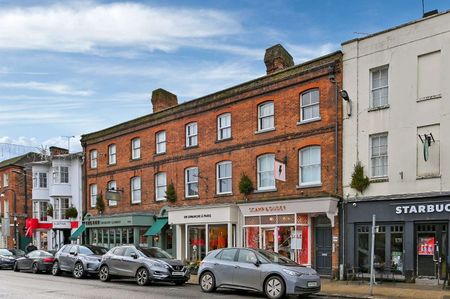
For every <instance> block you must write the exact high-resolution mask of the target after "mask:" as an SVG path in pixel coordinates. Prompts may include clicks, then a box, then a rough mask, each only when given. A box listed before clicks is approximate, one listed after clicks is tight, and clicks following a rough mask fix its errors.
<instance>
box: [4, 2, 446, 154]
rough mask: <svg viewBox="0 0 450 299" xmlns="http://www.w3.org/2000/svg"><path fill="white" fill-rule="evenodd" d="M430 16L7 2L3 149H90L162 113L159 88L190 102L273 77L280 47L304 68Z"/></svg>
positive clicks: (341, 5)
mask: <svg viewBox="0 0 450 299" xmlns="http://www.w3.org/2000/svg"><path fill="white" fill-rule="evenodd" d="M435 8H436V9H439V11H444V10H447V9H450V1H449V0H426V10H431V9H435ZM421 14H422V3H421V0H385V1H368V0H367V1H366V0H348V1H345V0H321V1H303V0H302V1H300V0H298V1H278V0H271V1H261V0H259V1H258V0H255V1H253V0H247V1H186V0H184V1H127V2H124V1H31V0H26V1H18V0H13V1H10V0H8V1H5V0H0V143H4V142H7V143H16V144H23V145H30V146H40V145H46V146H50V145H58V146H66V145H67V139H66V138H63V137H62V136H71V135H73V136H77V137H76V138H74V139H72V144H71V148H72V150H80V149H81V147H80V145H79V142H78V139H79V136H80V135H81V134H84V133H88V132H93V131H97V130H100V129H103V128H106V127H108V126H111V125H114V124H117V123H120V122H123V121H126V120H129V119H132V118H135V117H138V116H142V115H145V114H148V113H151V111H152V110H151V103H150V94H151V91H152V90H154V89H157V88H160V87H162V88H165V89H167V90H169V91H171V92H173V93H175V94H177V95H178V99H179V102H182V101H188V100H191V99H195V98H197V97H200V96H203V95H206V94H209V93H212V92H215V91H219V90H221V89H224V88H227V87H230V86H233V85H235V84H239V83H242V82H244V81H247V80H251V79H253V78H255V77H259V76H261V75H264V74H265V66H264V63H263V56H264V50H265V49H266V48H268V47H270V46H272V45H274V44H277V43H281V44H283V45H284V46H285V47H286V48H287V50H288V51H289V52H290V53H291V54H292V56H293V57H294V60H295V62H296V63H300V62H303V61H305V60H308V59H311V58H314V57H317V56H320V55H323V54H326V53H329V52H332V51H335V50H338V49H339V48H340V43H341V42H343V41H346V40H348V39H351V38H354V37H358V36H360V35H358V34H357V33H356V32H359V33H374V32H377V31H380V30H383V29H386V28H389V27H392V26H395V25H399V24H402V23H405V22H408V21H411V20H415V19H418V18H420V17H421ZM0 155H1V154H0ZM1 159H2V157H1V156H0V160H1Z"/></svg>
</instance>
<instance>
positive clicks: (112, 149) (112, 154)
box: [108, 143, 117, 165]
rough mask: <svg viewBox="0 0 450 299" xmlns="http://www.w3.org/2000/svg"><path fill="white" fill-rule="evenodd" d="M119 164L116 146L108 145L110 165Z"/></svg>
mask: <svg viewBox="0 0 450 299" xmlns="http://www.w3.org/2000/svg"><path fill="white" fill-rule="evenodd" d="M116 163H117V147H116V144H114V143H113V144H110V145H108V164H109V165H114V164H116Z"/></svg>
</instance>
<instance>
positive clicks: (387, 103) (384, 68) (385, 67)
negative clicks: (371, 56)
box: [369, 65, 389, 109]
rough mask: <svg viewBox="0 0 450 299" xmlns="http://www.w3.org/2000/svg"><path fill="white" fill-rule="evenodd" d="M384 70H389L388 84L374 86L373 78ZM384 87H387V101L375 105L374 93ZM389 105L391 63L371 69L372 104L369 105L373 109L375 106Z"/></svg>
mask: <svg viewBox="0 0 450 299" xmlns="http://www.w3.org/2000/svg"><path fill="white" fill-rule="evenodd" d="M383 70H386V71H387V85H384V86H379V87H373V78H374V74H375V73H378V74H381V72H382V71H383ZM382 89H386V90H387V93H386V94H387V95H386V103H383V104H381V105H379V106H375V105H374V103H373V93H374V92H375V91H377V90H382ZM388 105H389V65H383V66H380V67H377V68H374V69H371V70H370V105H369V107H370V108H371V109H374V108H382V107H387V106H388Z"/></svg>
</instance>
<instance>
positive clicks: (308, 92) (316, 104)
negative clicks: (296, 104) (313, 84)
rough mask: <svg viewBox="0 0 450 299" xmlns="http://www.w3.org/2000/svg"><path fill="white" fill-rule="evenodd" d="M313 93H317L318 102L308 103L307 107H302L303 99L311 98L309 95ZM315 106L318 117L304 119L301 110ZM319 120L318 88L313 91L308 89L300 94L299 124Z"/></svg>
mask: <svg viewBox="0 0 450 299" xmlns="http://www.w3.org/2000/svg"><path fill="white" fill-rule="evenodd" d="M314 92H317V93H318V97H319V101H318V102H317V103H310V104H307V105H303V97H304V96H309V97H310V98H311V94H312V93H314ZM315 106H318V107H319V115H317V116H313V117H311V118H306V119H305V116H304V112H303V110H304V109H306V108H312V107H315ZM319 119H320V90H319V89H318V88H313V89H309V90H307V91H305V92H302V94H301V95H300V122H310V121H314V120H319Z"/></svg>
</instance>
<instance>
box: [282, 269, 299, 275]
mask: <svg viewBox="0 0 450 299" xmlns="http://www.w3.org/2000/svg"><path fill="white" fill-rule="evenodd" d="M283 272H284V273H286V274H287V275H291V276H302V275H303V274H302V273H299V272H297V271H293V270H289V269H283Z"/></svg>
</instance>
